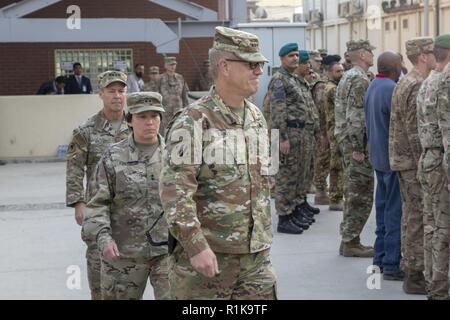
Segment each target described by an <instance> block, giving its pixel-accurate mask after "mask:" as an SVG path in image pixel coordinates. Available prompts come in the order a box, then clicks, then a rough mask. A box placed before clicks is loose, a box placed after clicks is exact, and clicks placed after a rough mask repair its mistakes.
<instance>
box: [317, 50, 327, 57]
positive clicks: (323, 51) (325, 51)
mask: <svg viewBox="0 0 450 320" xmlns="http://www.w3.org/2000/svg"><path fill="white" fill-rule="evenodd" d="M319 53H320V55H324V56H326V55H328V50H327V49H319Z"/></svg>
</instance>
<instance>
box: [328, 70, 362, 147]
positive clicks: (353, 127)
mask: <svg viewBox="0 0 450 320" xmlns="http://www.w3.org/2000/svg"><path fill="white" fill-rule="evenodd" d="M368 87H369V78H368V77H367V74H366V72H365V71H364V70H363V69H362V68H361V67H359V66H354V67H353V68H352V69H350V70H349V71H347V72H345V73H344V76H343V77H342V79H341V81H340V82H339V85H338V87H337V89H336V101H335V110H334V115H335V129H334V135H335V137H336V140H337V142H338V143H340V142H342V141H343V140H344V139H349V141H350V143H351V144H352V150H353V151H357V152H362V153H367V137H366V124H365V117H364V95H365V93H366V91H367V88H368Z"/></svg>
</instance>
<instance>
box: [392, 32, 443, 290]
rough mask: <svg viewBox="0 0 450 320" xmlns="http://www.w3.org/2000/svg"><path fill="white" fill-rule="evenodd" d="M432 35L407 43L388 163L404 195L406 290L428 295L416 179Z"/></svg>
mask: <svg viewBox="0 0 450 320" xmlns="http://www.w3.org/2000/svg"><path fill="white" fill-rule="evenodd" d="M433 48H434V45H433V39H432V38H427V37H425V38H415V39H412V40H409V41H407V42H406V54H407V56H408V59H409V60H410V61H411V63H412V64H413V65H414V69H413V70H412V71H411V72H409V73H408V74H407V75H406V76H405V77H404V78H403V79H402V80H400V81H399V82H398V84H397V86H396V88H395V90H394V93H393V96H392V109H391V126H390V128H389V162H390V165H391V169H392V170H393V171H398V173H399V181H400V192H401V194H402V214H403V215H402V229H401V237H402V241H401V243H402V254H403V259H402V269H403V271H404V273H405V278H404V281H403V290H404V291H405V292H406V293H410V294H425V293H426V292H425V279H424V275H423V270H424V262H423V256H424V251H423V250H424V248H423V240H424V238H423V216H424V215H423V202H422V199H423V195H422V187H421V185H420V183H419V181H418V180H417V166H418V162H419V158H420V155H421V153H422V148H421V145H420V139H419V133H418V129H417V93H418V92H419V88H420V86H421V84H422V82H423V80H424V79H425V78H426V77H428V74H429V73H430V71H431V70H432V69H433V68H434V67H435V63H436V60H435V58H434V55H433Z"/></svg>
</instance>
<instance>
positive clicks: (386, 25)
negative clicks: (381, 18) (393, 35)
mask: <svg viewBox="0 0 450 320" xmlns="http://www.w3.org/2000/svg"><path fill="white" fill-rule="evenodd" d="M390 29H391V23H390V22H386V23H385V24H384V30H385V31H390Z"/></svg>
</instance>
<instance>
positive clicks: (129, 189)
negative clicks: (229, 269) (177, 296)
mask: <svg viewBox="0 0 450 320" xmlns="http://www.w3.org/2000/svg"><path fill="white" fill-rule="evenodd" d="M161 101H162V98H161V95H160V94H158V93H155V92H139V93H133V94H130V95H129V96H128V99H127V103H128V114H127V116H126V119H127V122H128V125H129V126H130V127H131V128H132V129H133V132H132V134H130V135H129V137H128V139H125V140H122V141H121V142H119V143H117V144H114V145H112V146H111V147H110V148H109V149H107V151H106V152H105V153H104V154H103V157H102V159H101V160H100V162H99V164H98V167H97V171H96V181H95V188H96V190H95V194H94V196H93V198H92V199H91V201H90V202H89V203H88V205H87V212H86V217H85V219H84V222H83V224H84V232H85V233H86V236H87V237H90V238H92V239H94V240H96V241H97V244H98V247H99V249H100V253H101V256H102V272H101V289H102V297H103V299H141V298H142V295H143V293H144V290H145V286H146V283H147V279H148V278H150V282H151V284H152V285H153V289H154V294H155V298H156V299H167V298H168V292H169V283H168V278H167V245H166V244H167V223H166V221H165V218H164V217H163V216H162V215H163V212H162V207H161V202H160V199H159V191H158V181H159V174H160V172H161V159H162V151H163V150H164V143H163V141H162V138H161V136H159V135H158V130H159V125H160V123H161V113H162V112H164V109H163V107H162V105H161ZM147 238H148V239H147ZM149 242H150V243H149Z"/></svg>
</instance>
